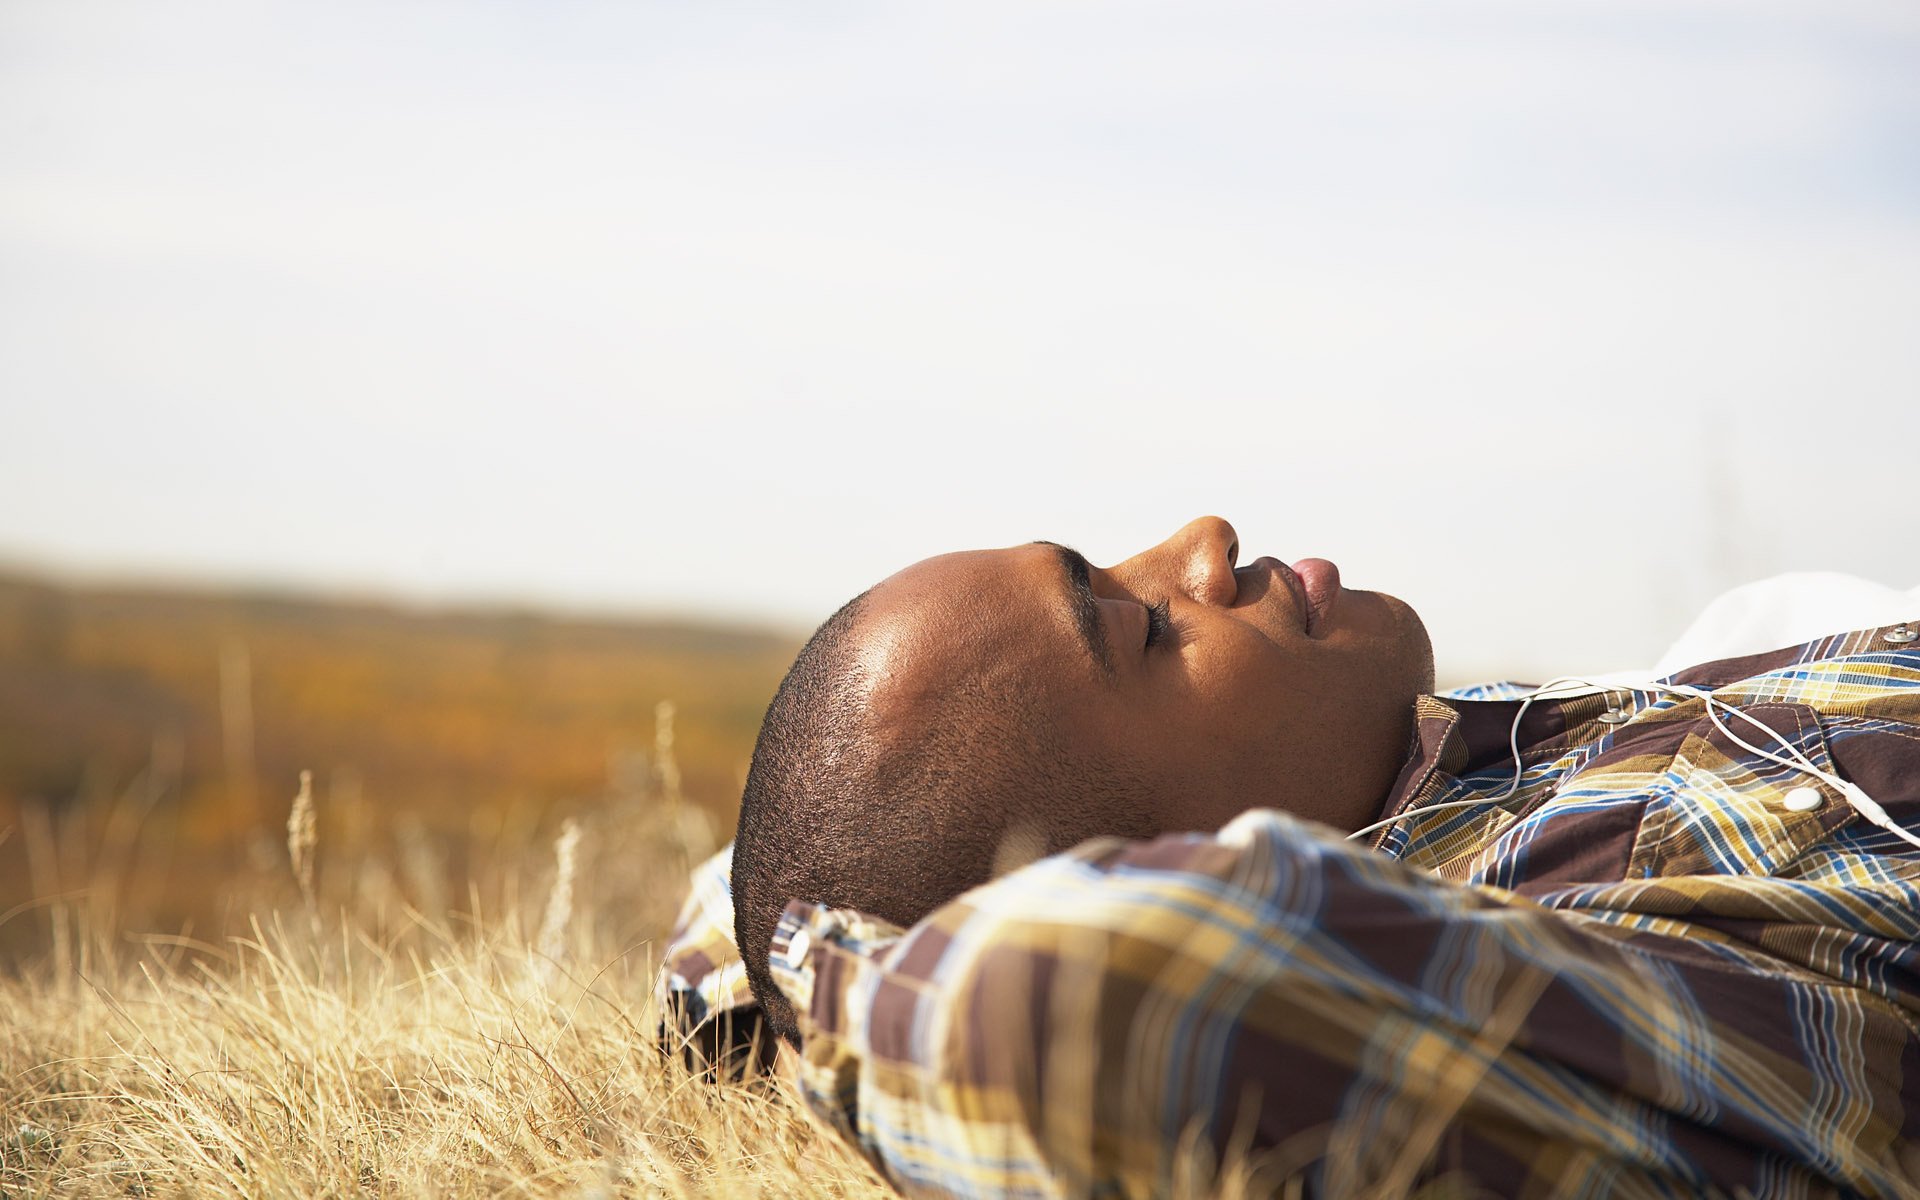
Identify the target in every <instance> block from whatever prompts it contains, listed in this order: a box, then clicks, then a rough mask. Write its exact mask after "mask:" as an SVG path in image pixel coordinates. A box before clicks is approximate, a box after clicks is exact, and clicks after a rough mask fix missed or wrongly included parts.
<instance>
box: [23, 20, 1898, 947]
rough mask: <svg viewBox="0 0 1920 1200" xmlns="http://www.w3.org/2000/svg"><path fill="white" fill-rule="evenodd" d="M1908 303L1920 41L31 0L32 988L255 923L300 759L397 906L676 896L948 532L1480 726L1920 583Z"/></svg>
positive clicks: (1698, 28)
mask: <svg viewBox="0 0 1920 1200" xmlns="http://www.w3.org/2000/svg"><path fill="white" fill-rule="evenodd" d="M1916 312H1920V10H1916V9H1915V8H1914V7H1913V6H1912V5H1911V4H1907V3H1900V2H1889V3H1866V2H1842V3H1834V2H1831V0H1827V2H1822V3H1814V2H1813V0H1780V2H1772V3H1767V2H1760V3H1755V2H1751V0H1749V2H1742V3H1734V2H1732V0H1724V2H1723V0H1673V2H1670V3H1632V2H1625V3H1622V2H1612V0H1610V2H1608V3H1599V2H1597V0H1596V2H1590V0H1576V2H1573V3H1562V4H1554V5H1538V4H1518V3H1509V2H1502V0H1483V2H1468V3H1442V4H1416V3H1412V2H1410V0H1394V2H1370V0H1363V2H1357V3H1346V4H1340V5H1307V4H1274V3H1259V4H1251V3H1250V4H1222V3H1190V4H1181V5H1171V4H1167V5H1146V4H1128V3H1101V4H1092V3H1067V2H1062V3H1046V4H1036V3H1030V2H1029V3H1017V4H1016V3H988V2H981V0H974V2H970V3H964V4H962V3H940V4H912V3H897V4H885V5H881V4H847V3H833V2H822V3H814V4H806V5H781V6H765V5H761V6H744V5H730V4H717V3H716V4H701V5H686V4H666V3H650V2H642V0H620V2H618V3H590V2H584V0H583V2H572V0H569V2H566V3H545V4H536V3H531V2H529V0H464V2H462V3H458V4H451V3H431V2H425V0H409V2H407V3H391V2H387V3H378V4H374V3H355V2H349V0H334V2H332V3H328V4H324V5H321V4H297V3H290V2H261V3H244V4H243V3H207V2H199V0H182V2H179V3H171V4H167V5H151V4H141V3H128V4H119V5H117V4H106V3H97V2H94V0H7V3H5V4H4V5H0V563H3V564H4V566H3V567H0V915H4V916H5V920H4V921H0V949H7V950H9V952H21V951H22V950H23V948H26V947H30V946H35V945H38V944H39V943H40V942H42V941H44V940H45V938H46V937H47V936H50V933H57V932H58V930H57V928H56V927H55V925H54V924H50V923H49V922H48V921H46V920H45V919H43V918H42V917H41V916H40V915H39V910H40V909H43V908H44V907H45V906H46V905H47V904H48V903H49V902H50V898H53V897H60V896H66V897H84V898H85V902H86V903H87V904H91V905H94V906H96V907H97V908H99V911H98V912H97V913H96V918H97V919H98V920H101V921H117V922H122V923H124V922H128V921H132V922H134V923H144V924H146V925H149V926H153V927H161V926H169V925H186V924H191V923H193V922H198V923H199V927H200V928H203V929H205V928H215V927H218V925H219V922H220V920H221V919H222V918H221V917H220V915H219V910H220V905H221V901H222V897H223V896H224V895H226V894H227V893H228V890H229V889H228V887H227V883H226V881H228V880H230V879H231V878H233V877H234V876H235V873H237V872H245V871H247V870H258V871H262V872H264V871H268V870H269V869H273V864H272V862H271V861H270V860H272V859H273V858H274V855H275V854H279V855H280V856H281V858H280V860H279V865H278V868H277V869H279V870H280V871H282V872H284V868H285V862H284V853H285V852H284V850H279V849H276V846H277V842H276V841H275V839H276V838H278V837H280V836H281V834H280V833H279V832H278V831H279V830H280V829H281V828H282V827H283V825H284V821H285V817H286V811H287V804H288V802H289V800H290V798H291V796H292V794H293V791H294V788H295V779H296V777H297V773H298V771H299V770H301V769H311V770H313V771H314V772H315V787H316V791H317V793H318V795H319V796H320V810H319V811H320V816H321V845H322V848H323V849H322V856H323V869H325V868H326V867H327V866H328V864H327V863H326V861H325V860H326V856H327V854H328V853H329V851H330V850H331V852H332V853H333V855H334V861H335V862H336V863H337V862H342V861H345V860H346V859H348V858H351V859H352V860H353V861H354V862H355V863H356V864H358V865H357V866H356V867H355V871H356V872H357V873H356V874H353V875H351V876H347V875H341V876H339V877H340V878H342V879H351V881H352V882H351V883H350V884H343V885H342V886H349V887H350V888H352V889H356V890H365V889H366V888H373V889H374V890H375V891H378V890H379V888H380V887H387V888H389V889H390V890H391V891H392V892H393V894H394V895H396V896H400V897H403V898H405V899H406V900H407V901H408V902H409V903H415V904H425V903H427V897H428V896H429V895H431V894H432V893H434V892H435V890H436V889H438V890H439V891H440V892H443V893H450V894H452V895H455V896H457V895H458V894H459V893H460V891H461V887H462V879H463V878H465V875H464V874H463V872H466V871H467V869H468V866H469V864H470V863H471V861H472V860H473V859H474V857H475V856H476V855H478V856H486V855H490V854H494V853H497V852H498V851H499V850H500V848H501V847H503V846H513V845H518V844H521V843H527V844H531V843H533V842H535V841H538V840H539V839H542V838H546V837H550V836H551V834H552V831H553V826H554V824H555V823H556V822H557V821H558V820H560V819H562V818H563V817H564V816H565V815H567V814H569V813H576V812H590V811H593V810H594V809H595V808H596V806H604V805H606V804H607V803H609V802H610V801H611V802H615V803H622V804H629V805H632V806H638V807H639V808H644V809H646V811H648V812H656V811H666V810H667V809H668V808H671V809H672V811H673V812H674V813H677V814H679V815H674V816H672V817H671V818H663V819H668V820H669V823H670V824H671V825H672V828H673V829H674V830H675V831H677V832H675V833H674V835H673V836H674V837H675V838H677V839H678V841H677V842H676V844H678V845H681V847H682V849H683V850H684V854H683V856H682V857H687V856H691V855H693V854H695V853H696V852H697V851H698V850H699V848H700V847H702V846H705V845H707V844H708V842H710V841H711V840H712V839H713V838H716V837H717V838H722V839H723V838H724V836H725V834H726V830H727V829H728V827H729V825H730V822H731V819H732V814H733V807H734V804H735V797H736V795H737V790H738V787H739V783H740V780H741V778H743V775H744V768H745V763H746V758H747V755H748V752H749V750H750V747H751V739H752V735H753V730H754V727H755V724H756V722H757V719H758V714H759V711H760V709H761V707H762V706H764V704H765V701H766V699H767V697H768V696H769V695H770V694H771V692H772V689H773V686H774V684H775V683H776V682H777V680H778V678H779V674H780V672H781V670H782V669H783V668H784V665H785V663H786V661H787V659H788V658H789V657H790V656H791V653H792V651H793V649H794V648H795V647H796V646H797V645H798V642H799V640H800V639H801V638H802V637H803V636H804V634H805V632H806V631H807V630H808V629H810V628H811V627H812V626H813V625H814V624H815V623H817V622H818V621H819V620H820V619H821V618H823V617H824V616H825V615H827V613H829V612H830V611H832V609H833V608H834V607H836V606H837V605H838V604H839V603H840V602H842V601H844V600H845V599H847V598H848V597H850V596H852V595H853V594H855V593H856V592H858V591H860V590H862V589H863V588H865V587H866V586H867V585H868V584H870V583H872V582H873V581H875V580H876V579H878V578H880V577H881V576H883V575H885V574H887V573H889V572H891V571H892V570H894V569H896V568H898V567H900V566H902V565H904V564H905V563H907V562H909V561H912V560H914V559H917V558H920V557H923V556H925V555H927V554H930V553H934V552H938V551H942V550H948V549H956V548H961V547H967V546H980V545H999V544H1006V543H1009V542H1015V541H1023V540H1027V539H1031V538H1035V537H1048V538H1053V539H1056V540H1061V541H1065V542H1069V543H1072V544H1074V545H1077V546H1078V547H1080V548H1081V549H1082V550H1084V551H1085V552H1086V553H1087V554H1088V555H1089V556H1090V557H1092V558H1093V559H1094V560H1095V561H1100V562H1105V561H1111V560H1114V559H1117V558H1120V557H1123V556H1125V555H1126V554H1129V553H1132V552H1133V551H1135V550H1137V549H1139V548H1141V547H1143V546H1145V545H1147V544H1150V543H1152V542H1154V541H1157V540H1159V539H1160V538H1161V537H1164V536H1165V535H1166V534H1168V533H1170V532H1171V531H1172V530H1174V529H1175V528H1176V527H1178V526H1179V525H1180V524H1181V523H1182V522H1184V521H1185V520H1186V519H1188V518H1190V517H1192V516H1196V515H1199V514H1201V513H1205V512H1218V513H1220V514H1222V515H1225V516H1227V517H1229V518H1231V519H1232V520H1233V521H1234V522H1235V523H1236V525H1237V526H1238V528H1239V530H1240V532H1241V535H1242V539H1243V543H1244V544H1245V546H1246V547H1247V551H1248V553H1249V554H1250V555H1254V554H1262V553H1271V554H1274V555H1277V556H1279V557H1282V558H1284V559H1287V560H1289V561H1291V560H1293V559H1296V558H1299V557H1303V556H1307V555H1320V556H1325V557H1330V558H1333V559H1335V560H1336V561H1338V562H1339V563H1340V564H1341V565H1342V567H1343V569H1344V573H1345V576H1346V579H1347V581H1348V583H1349V584H1352V585H1355V586H1363V587H1373V588H1380V589H1384V590H1388V591H1392V592H1395V593H1397V594H1399V595H1401V596H1404V597H1406V598H1407V599H1408V600H1410V601H1411V602H1413V604H1414V605H1415V607H1416V608H1417V609H1419V611H1421V613H1422V614H1423V615H1424V616H1425V617H1426V619H1427V623H1428V626H1429V628H1430V630H1431V631H1432V633H1433V638H1434V643H1435V646H1436V651H1437V655H1438V659H1439V671H1440V675H1441V678H1442V681H1443V682H1460V681H1465V680H1467V679H1470V678H1478V677H1486V676H1496V675H1497V676H1509V677H1527V676H1534V677H1539V676H1543V675H1551V674H1557V673H1559V672H1562V671H1567V670H1604V669H1612V668H1621V667H1631V666H1634V665H1636V664H1642V663H1647V662H1650V661H1651V660H1652V659H1654V658H1655V657H1657V655H1658V654H1659V652H1660V650H1661V649H1662V648H1663V647H1664V646H1665V645H1666V644H1667V643H1668V642H1669V641H1670V640H1672V638H1673V637H1674V636H1675V635H1676V634H1677V633H1678V632H1679V631H1680V629H1681V628H1683V627H1684V626H1685V624H1686V623H1687V621H1688V619H1689V618H1690V616H1691V615H1692V614H1693V613H1694V612H1695V611H1696V610H1697V609H1698V608H1699V607H1700V606H1701V605H1702V604H1703V603H1704V602H1705V601H1707V600H1708V599H1710V598H1711V597H1712V596H1714V595H1715V594H1717V593H1718V592H1720V591H1722V590H1724V589H1725V588H1727V587H1729V586H1731V585H1733V584H1736V583H1739V582H1742V581H1745V580H1748V579H1752V578H1756V577H1759V576H1762V575H1766V574H1770V573H1774V572H1778V571H1783V570H1790V569H1813V568H1818V569H1834V570H1843V571H1849V572H1853V573H1857V574H1860V575H1864V576H1867V577H1869V578H1872V579H1875V580H1878V581H1880V582H1883V583H1888V584H1892V585H1896V586H1899V587H1909V586H1912V585H1914V584H1915V583H1920V553H1916V552H1917V551H1920V531H1916V527H1915V525H1914V521H1913V504H1912V495H1913V492H1912V483H1911V479H1912V473H1911V471H1910V470H1909V469H1908V468H1907V467H1906V466H1905V465H1904V456H1903V454H1902V448H1903V447H1907V446H1911V445H1913V444H1914V439H1915V437H1916V435H1920V416H1917V415H1916V412H1917V411H1920V410H1917V409H1916V400H1920V387H1917V386H1916V385H1920V337H1916V335H1915V314H1916ZM663 702H665V703H666V704H667V705H669V707H668V708H664V709H663V708H662V707H661V705H662V703H663ZM682 804H684V805H685V808H684V809H681V808H675V807H674V806H678V805H682ZM649 806H651V807H649ZM662 806H666V808H663V807H662ZM686 812H694V813H698V814H700V815H699V816H698V817H697V818H693V819H691V820H692V823H691V824H689V823H688V820H686V819H683V818H684V817H685V813H686ZM343 848H344V849H343ZM429 860H431V862H430V864H429ZM249 863H251V864H253V865H252V866H249V865H248V864H249ZM368 864H372V865H371V866H369V865H368ZM409 864H411V865H409ZM423 864H428V865H423ZM376 867H377V868H378V869H377V870H375V869H374V868H376ZM336 870H337V868H336ZM368 871H372V872H373V874H371V875H369V874H367V872H368ZM370 878H371V879H374V880H376V882H375V883H372V884H369V883H367V882H366V881H367V879H370ZM381 879H384V880H386V883H384V884H380V883H378V882H377V881H378V880H381ZM102 881H105V882H104V883H103V882H102ZM442 902H444V903H453V902H454V901H446V900H445V899H444V897H442ZM10 909H11V910H14V911H8V910H10Z"/></svg>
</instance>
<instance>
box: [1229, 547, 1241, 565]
mask: <svg viewBox="0 0 1920 1200" xmlns="http://www.w3.org/2000/svg"><path fill="white" fill-rule="evenodd" d="M1239 562H1240V543H1239V542H1234V543H1233V544H1232V545H1230V546H1228V547H1227V565H1228V566H1229V567H1232V566H1237V565H1238V564H1239Z"/></svg>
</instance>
